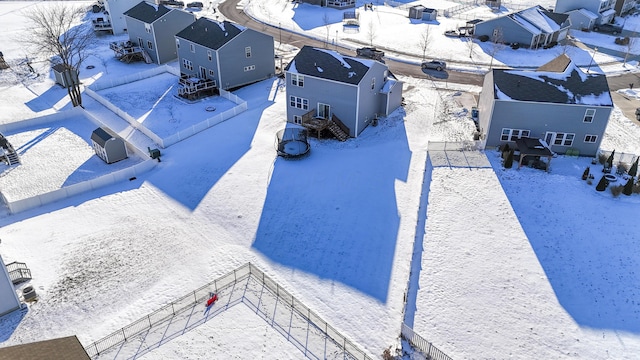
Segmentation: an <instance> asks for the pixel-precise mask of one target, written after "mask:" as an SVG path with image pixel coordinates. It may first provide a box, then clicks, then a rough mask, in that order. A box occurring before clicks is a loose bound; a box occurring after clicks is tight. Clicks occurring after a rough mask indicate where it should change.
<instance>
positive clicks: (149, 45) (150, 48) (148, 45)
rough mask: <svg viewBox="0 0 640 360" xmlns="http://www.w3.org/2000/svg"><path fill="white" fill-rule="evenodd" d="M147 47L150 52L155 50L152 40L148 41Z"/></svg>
mask: <svg viewBox="0 0 640 360" xmlns="http://www.w3.org/2000/svg"><path fill="white" fill-rule="evenodd" d="M147 47H148V48H149V50H153V43H152V42H151V41H150V40H147Z"/></svg>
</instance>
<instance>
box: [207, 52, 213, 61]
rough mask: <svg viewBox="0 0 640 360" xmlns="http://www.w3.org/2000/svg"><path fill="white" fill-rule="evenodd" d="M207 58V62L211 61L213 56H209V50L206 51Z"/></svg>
mask: <svg viewBox="0 0 640 360" xmlns="http://www.w3.org/2000/svg"><path fill="white" fill-rule="evenodd" d="M207 58H209V61H211V59H213V55H211V50H207Z"/></svg>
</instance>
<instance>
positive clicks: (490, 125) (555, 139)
mask: <svg viewBox="0 0 640 360" xmlns="http://www.w3.org/2000/svg"><path fill="white" fill-rule="evenodd" d="M478 110H479V120H478V126H479V128H480V133H481V137H482V138H484V140H485V141H486V144H485V146H486V147H494V146H499V145H502V144H505V143H510V144H513V142H514V141H515V140H516V139H518V138H522V137H531V138H540V139H542V140H544V141H546V142H547V144H548V145H549V146H550V148H551V150H552V151H554V152H556V153H559V154H563V153H565V152H567V150H568V149H569V148H573V149H577V150H578V151H579V152H580V155H585V156H595V155H596V153H597V151H598V148H599V147H600V143H601V141H602V136H603V134H604V132H605V129H606V128H607V123H608V122H609V115H611V111H612V110H613V101H612V100H611V94H610V93H609V85H608V83H607V78H606V76H605V75H604V74H586V73H584V72H582V70H580V68H578V67H577V66H576V65H575V64H574V63H573V62H572V61H571V60H570V59H569V58H568V57H567V56H566V55H560V56H559V57H557V58H556V59H554V60H552V61H551V62H549V63H547V64H545V65H543V66H541V67H540V68H538V69H537V70H509V69H494V70H492V71H490V72H489V73H487V74H486V75H485V78H484V84H483V86H482V91H481V93H480V98H479V102H478Z"/></svg>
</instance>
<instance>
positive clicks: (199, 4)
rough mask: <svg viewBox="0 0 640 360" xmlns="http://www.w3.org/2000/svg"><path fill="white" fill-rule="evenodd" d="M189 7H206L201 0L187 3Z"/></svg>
mask: <svg viewBox="0 0 640 360" xmlns="http://www.w3.org/2000/svg"><path fill="white" fill-rule="evenodd" d="M187 7H188V8H197V9H202V7H204V4H203V3H202V2H200V1H194V2H190V3H188V4H187Z"/></svg>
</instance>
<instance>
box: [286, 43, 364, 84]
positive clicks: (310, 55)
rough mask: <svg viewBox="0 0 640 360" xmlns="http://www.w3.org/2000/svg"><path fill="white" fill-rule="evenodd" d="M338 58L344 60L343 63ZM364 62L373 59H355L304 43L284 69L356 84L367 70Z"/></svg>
mask: <svg viewBox="0 0 640 360" xmlns="http://www.w3.org/2000/svg"><path fill="white" fill-rule="evenodd" d="M339 59H342V60H344V63H343V62H341V61H340V60H339ZM366 63H373V60H364V59H357V58H355V57H350V56H346V55H342V54H340V53H338V52H335V51H332V50H325V49H316V48H314V47H311V46H307V45H305V46H304V47H302V49H300V51H299V52H298V54H297V55H296V56H295V57H294V58H293V60H292V61H291V62H290V63H289V65H287V67H286V68H285V70H286V71H291V72H295V73H298V74H302V75H309V76H314V77H319V78H323V79H328V80H335V81H339V82H343V83H347V84H354V85H356V84H358V83H360V80H362V77H363V76H364V74H366V73H367V71H369V66H367V65H365V64H366ZM345 64H346V66H345Z"/></svg>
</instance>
